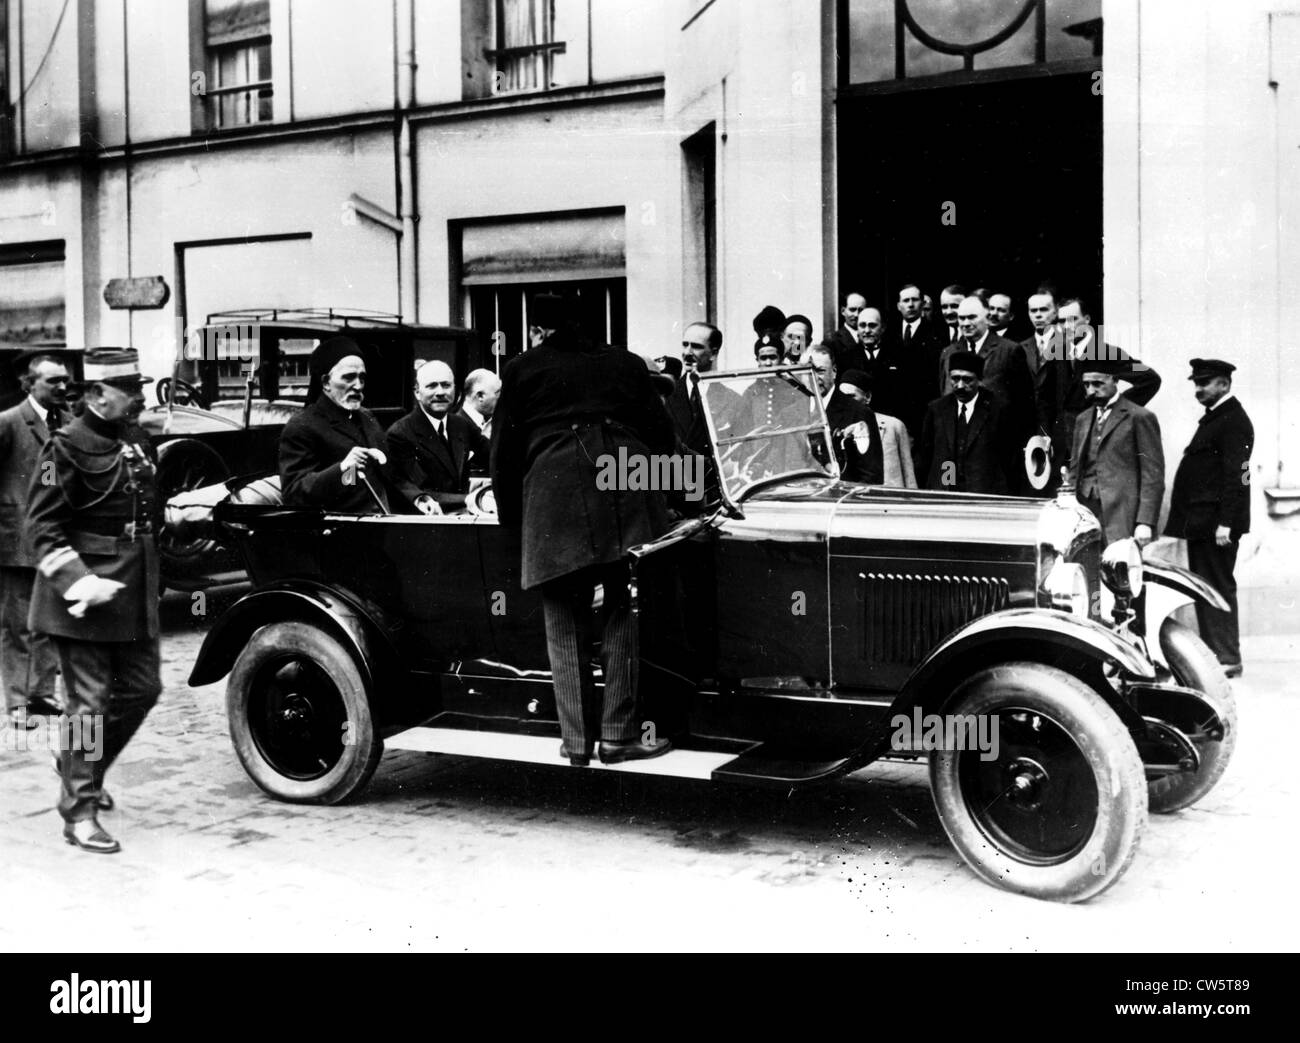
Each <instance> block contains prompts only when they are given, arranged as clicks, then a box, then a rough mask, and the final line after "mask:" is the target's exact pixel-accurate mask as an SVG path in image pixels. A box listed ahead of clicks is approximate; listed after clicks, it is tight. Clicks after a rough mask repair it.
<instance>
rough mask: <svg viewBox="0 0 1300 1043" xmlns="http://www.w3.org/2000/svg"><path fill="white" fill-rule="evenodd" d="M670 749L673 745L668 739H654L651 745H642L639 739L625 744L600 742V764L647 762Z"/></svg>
mask: <svg viewBox="0 0 1300 1043" xmlns="http://www.w3.org/2000/svg"><path fill="white" fill-rule="evenodd" d="M672 748H673V744H672V742H671V741H670V740H668V739H656V740H655V741H654V742H651V743H644V742H642V741H641V740H640V739H629V740H628V741H627V742H605V741H602V742H601V744H600V763H601V764H618V763H620V762H622V761H643V760H649V759H650V758H651V757H662V756H663V755H664V754H665V753H667V752H668V751H669V750H671V749H672Z"/></svg>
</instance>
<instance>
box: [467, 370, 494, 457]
mask: <svg viewBox="0 0 1300 1043" xmlns="http://www.w3.org/2000/svg"><path fill="white" fill-rule="evenodd" d="M499 394H501V378H500V377H498V376H497V375H496V374H495V373H493V372H492V371H491V370H490V369H476V370H472V371H471V372H470V374H469V376H467V377H466V378H465V388H464V394H463V395H462V397H461V403H460V409H459V410H458V412H459V415H461V416H463V417H464V418H465V419H466V420H468V421H469V422H470V423H471V424H473V425H474V429H475V430H476V431H478V433H479V434H481V435H482V436H483V437H484V438H491V437H492V414H493V413H494V412H495V411H496V408H497V396H498V395H499ZM483 466H484V467H485V468H486V467H487V460H484V461H483ZM483 473H484V474H486V473H487V472H486V471H484V472H483Z"/></svg>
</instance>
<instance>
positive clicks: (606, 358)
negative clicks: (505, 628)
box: [492, 295, 674, 766]
mask: <svg viewBox="0 0 1300 1043" xmlns="http://www.w3.org/2000/svg"><path fill="white" fill-rule="evenodd" d="M529 320H530V328H529V340H530V342H531V344H532V347H531V349H530V350H529V351H527V352H525V353H524V354H523V355H521V356H519V357H518V358H517V359H515V360H514V361H513V362H511V363H510V365H509V366H508V367H507V368H506V370H505V373H504V374H503V377H502V384H501V396H500V398H499V399H498V401H497V409H496V413H495V415H494V418H493V431H492V484H493V490H494V492H495V495H496V502H497V511H498V515H499V518H500V521H501V523H502V524H504V525H506V526H509V527H512V528H516V529H520V530H521V532H522V565H523V568H522V573H523V574H522V580H521V585H522V587H523V589H524V590H532V589H534V588H540V589H541V592H542V605H543V611H544V620H545V625H546V644H547V652H548V655H549V657H550V663H551V672H552V677H553V681H554V686H555V699H556V708H557V711H558V714H559V719H560V731H561V734H562V736H563V741H562V742H561V745H560V756H561V757H567V758H568V759H569V761H570V762H571V763H572V764H575V765H579V766H586V765H587V764H589V763H590V761H591V755H592V753H593V749H594V746H595V743H596V741H597V740H599V742H600V747H599V753H600V759H601V760H602V761H603V762H605V763H616V762H618V761H625V760H632V759H637V758H644V757H655V756H658V755H659V754H661V753H666V752H667V751H668V749H669V748H670V745H671V744H670V743H669V742H668V740H666V739H658V738H654V737H653V736H651V737H649V738H648V740H647V741H645V742H643V741H642V737H643V733H642V722H641V719H640V716H639V706H638V697H637V696H638V693H637V677H638V639H637V631H636V620H635V618H634V617H633V614H632V608H631V597H630V592H629V589H628V580H629V574H628V565H627V555H628V552H629V551H630V550H631V549H632V548H633V547H635V546H637V545H638V544H640V543H644V542H646V541H648V540H652V539H654V538H655V537H656V536H659V535H661V534H662V533H664V532H665V531H666V530H667V529H668V514H667V508H666V505H665V500H664V495H663V493H662V492H661V491H658V490H651V489H644V488H641V487H640V484H639V483H634V482H630V481H621V480H616V481H615V482H613V483H612V484H613V487H612V488H611V487H610V484H611V483H609V482H608V481H598V477H599V476H601V475H602V474H607V473H608V463H609V461H610V460H611V459H612V460H617V459H620V458H622V459H626V460H629V461H631V460H634V459H635V458H637V457H640V458H641V459H646V458H647V457H649V456H651V455H659V454H671V453H672V452H673V448H674V439H673V426H672V421H671V420H670V419H669V417H668V414H667V413H666V412H665V410H664V407H663V405H662V403H661V402H660V400H659V396H658V394H657V392H656V391H655V389H654V386H653V384H652V383H651V380H650V374H649V373H648V372H647V370H646V367H645V363H644V362H642V361H641V359H640V358H639V357H638V356H636V355H634V354H631V353H630V352H627V351H622V350H618V349H610V348H603V347H596V346H593V345H592V344H590V343H588V342H586V341H585V340H583V339H582V338H581V337H579V336H578V334H577V333H576V332H575V331H574V330H573V329H572V328H571V326H570V325H569V323H568V322H567V320H566V318H565V316H564V313H563V303H562V301H561V299H560V298H559V297H555V296H551V295H540V296H538V297H537V298H536V299H535V300H534V302H533V305H532V308H531V309H530V311H529ZM597 584H599V585H600V586H601V587H602V588H603V591H604V619H605V622H604V632H603V635H602V636H601V663H602V666H603V669H604V679H605V690H604V698H603V700H601V699H599V698H598V696H597V694H596V691H595V684H594V679H593V676H592V669H591V662H590V655H589V651H590V648H591V642H592V637H593V628H594V625H595V614H594V611H593V607H592V605H593V600H594V594H595V588H596V586H597Z"/></svg>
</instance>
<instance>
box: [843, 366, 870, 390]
mask: <svg viewBox="0 0 1300 1043" xmlns="http://www.w3.org/2000/svg"><path fill="white" fill-rule="evenodd" d="M839 382H840V383H841V384H852V385H853V386H854V387H855V388H860V389H861V390H863V391H870V390H871V374H870V373H868V372H867V371H866V370H865V369H850V370H846V371H845V372H843V373H841V374H840V381H839Z"/></svg>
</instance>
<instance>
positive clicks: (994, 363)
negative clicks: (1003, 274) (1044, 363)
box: [939, 295, 1034, 445]
mask: <svg viewBox="0 0 1300 1043" xmlns="http://www.w3.org/2000/svg"><path fill="white" fill-rule="evenodd" d="M957 323H958V326H959V328H960V330H961V340H960V341H958V342H957V343H955V344H950V345H948V347H947V348H945V349H944V351H943V354H942V355H941V356H940V358H939V365H940V370H941V375H942V376H943V381H944V383H943V390H942V391H941V394H947V393H948V392H949V391H951V390H952V383H951V381H950V380H949V379H948V376H947V370H948V362H949V359H951V358H952V356H953V354H955V353H957V352H973V353H974V354H976V355H978V356H979V357H980V361H981V362H983V364H984V376H983V379H982V380H981V383H980V389H981V391H983V392H986V393H988V394H991V395H993V396H994V397H996V398H998V399H999V400H1000V402H1001V405H1002V412H1003V416H1004V419H1005V421H1006V423H1007V424H1008V425H1009V427H1008V431H1007V434H1008V435H1009V436H1011V437H1012V438H1014V439H1015V440H1016V443H1017V444H1018V445H1023V444H1024V440H1025V439H1026V438H1028V437H1029V434H1030V428H1031V425H1032V421H1033V416H1034V386H1033V380H1032V379H1031V378H1030V376H1029V367H1028V366H1027V365H1026V364H1025V354H1024V351H1023V350H1022V349H1021V347H1020V345H1018V344H1010V343H1008V342H1007V341H1005V340H1003V339H1002V338H1001V337H999V336H997V335H995V334H993V333H990V332H989V313H988V308H987V307H986V306H985V304H984V302H983V301H982V300H981V299H980V298H978V297H976V296H974V295H972V296H970V297H967V298H966V299H965V300H963V301H962V302H961V304H960V305H959V306H958V309H957Z"/></svg>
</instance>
